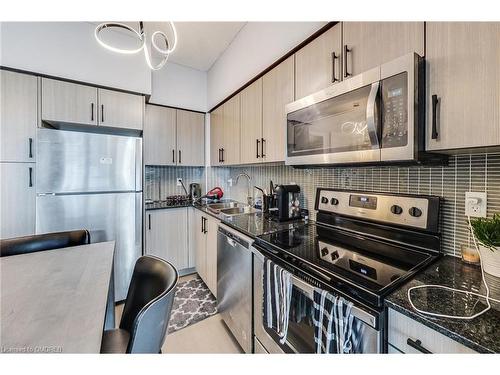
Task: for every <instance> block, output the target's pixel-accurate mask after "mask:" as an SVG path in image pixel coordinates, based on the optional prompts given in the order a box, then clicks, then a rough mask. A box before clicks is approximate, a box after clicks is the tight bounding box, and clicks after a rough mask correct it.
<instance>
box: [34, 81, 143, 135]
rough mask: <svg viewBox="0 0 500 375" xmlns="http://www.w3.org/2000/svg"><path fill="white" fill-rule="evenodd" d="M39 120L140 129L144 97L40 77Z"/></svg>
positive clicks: (141, 126)
mask: <svg viewBox="0 0 500 375" xmlns="http://www.w3.org/2000/svg"><path fill="white" fill-rule="evenodd" d="M41 82H42V90H41V92H42V100H41V102H42V120H45V121H53V122H63V123H64V122H66V123H75V124H86V125H100V126H109V127H117V128H126V129H135V130H142V128H143V117H144V116H143V115H144V97H143V96H142V95H135V94H128V93H124V92H118V91H113V90H106V89H97V88H96V87H92V86H87V85H80V84H76V83H72V82H65V81H59V80H55V79H50V78H42V81H41Z"/></svg>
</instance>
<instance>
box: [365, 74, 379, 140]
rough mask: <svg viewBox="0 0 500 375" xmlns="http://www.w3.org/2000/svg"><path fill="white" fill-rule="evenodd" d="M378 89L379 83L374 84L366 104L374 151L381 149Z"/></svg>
mask: <svg viewBox="0 0 500 375" xmlns="http://www.w3.org/2000/svg"><path fill="white" fill-rule="evenodd" d="M378 88H379V82H374V83H372V87H371V89H370V94H369V95H368V102H367V104H366V129H367V130H368V136H369V137H370V142H371V144H372V148H373V149H377V148H380V144H379V140H378V129H377V118H376V109H377V95H378Z"/></svg>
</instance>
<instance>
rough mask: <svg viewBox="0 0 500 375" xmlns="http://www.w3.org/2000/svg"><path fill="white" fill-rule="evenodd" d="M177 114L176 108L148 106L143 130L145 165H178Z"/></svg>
mask: <svg viewBox="0 0 500 375" xmlns="http://www.w3.org/2000/svg"><path fill="white" fill-rule="evenodd" d="M176 116H177V115H176V111H175V109H172V108H167V107H161V106H157V105H149V104H148V105H147V106H146V116H145V119H144V132H143V138H144V164H145V165H176V162H175V161H176V156H177V155H176V128H177V119H176Z"/></svg>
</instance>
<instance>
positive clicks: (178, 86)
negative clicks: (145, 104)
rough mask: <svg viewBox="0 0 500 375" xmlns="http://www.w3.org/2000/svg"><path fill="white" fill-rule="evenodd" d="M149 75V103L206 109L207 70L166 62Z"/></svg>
mask: <svg viewBox="0 0 500 375" xmlns="http://www.w3.org/2000/svg"><path fill="white" fill-rule="evenodd" d="M151 76H152V93H151V98H150V99H149V101H150V103H155V104H163V105H169V106H173V107H180V108H186V109H192V110H196V111H203V112H205V111H207V72H202V71H200V70H196V69H192V68H189V67H187V66H184V65H178V64H175V63H171V62H167V64H166V65H165V67H163V69H160V70H157V71H153V72H152V73H151Z"/></svg>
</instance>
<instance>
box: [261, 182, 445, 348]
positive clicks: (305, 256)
mask: <svg viewBox="0 0 500 375" xmlns="http://www.w3.org/2000/svg"><path fill="white" fill-rule="evenodd" d="M439 207H440V198H439V197H435V196H415V195H405V194H388V193H373V192H360V191H345V190H334V189H323V188H320V189H318V190H317V193H316V206H315V209H316V211H317V221H316V222H315V223H310V224H307V225H303V226H300V227H294V228H290V229H289V230H283V231H279V232H275V233H270V234H266V235H263V236H261V237H259V238H257V240H256V242H255V243H254V247H255V248H256V249H257V250H258V252H259V254H260V255H259V256H255V257H254V322H255V324H254V331H255V348H256V350H257V351H258V350H259V348H260V350H264V349H265V351H267V352H298V353H310V352H314V349H315V344H314V326H313V324H312V322H311V319H307V318H306V319H303V318H301V319H300V320H297V319H295V317H294V316H292V315H293V311H296V310H297V309H296V308H295V307H296V306H294V305H297V304H301V305H302V307H301V309H302V310H303V311H311V310H312V304H313V301H312V293H313V290H314V288H320V289H323V290H328V291H329V292H330V293H332V294H336V295H339V296H342V297H344V298H345V299H346V300H348V301H351V302H353V304H354V307H353V310H352V314H353V316H354V324H353V327H354V331H355V336H356V338H357V340H356V343H355V348H354V352H357V353H380V352H384V351H385V350H386V349H385V347H384V334H385V316H384V309H383V302H384V297H385V296H387V295H388V294H389V293H391V292H392V291H394V290H395V289H396V288H398V287H399V286H400V285H402V284H403V283H404V282H405V281H406V280H408V279H409V278H410V277H412V276H413V275H414V274H415V273H416V272H418V271H419V270H421V269H423V268H424V267H426V266H427V265H429V264H430V263H431V262H433V261H434V260H435V259H437V258H438V257H439V256H440V248H441V237H440V234H439V220H438V219H439ZM264 258H268V259H270V260H272V261H273V262H274V263H277V264H278V265H280V266H281V267H283V268H285V269H286V270H288V271H289V272H290V273H292V279H293V289H292V302H291V303H292V306H291V307H290V311H291V313H290V316H289V326H288V335H287V340H286V342H285V343H284V344H279V340H278V336H277V335H276V333H275V332H274V331H273V330H272V329H268V328H267V327H265V326H264V323H263V313H262V312H263V303H264V300H265V298H264V296H263V280H262V275H263V271H262V268H263V261H264ZM304 304H305V305H304Z"/></svg>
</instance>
